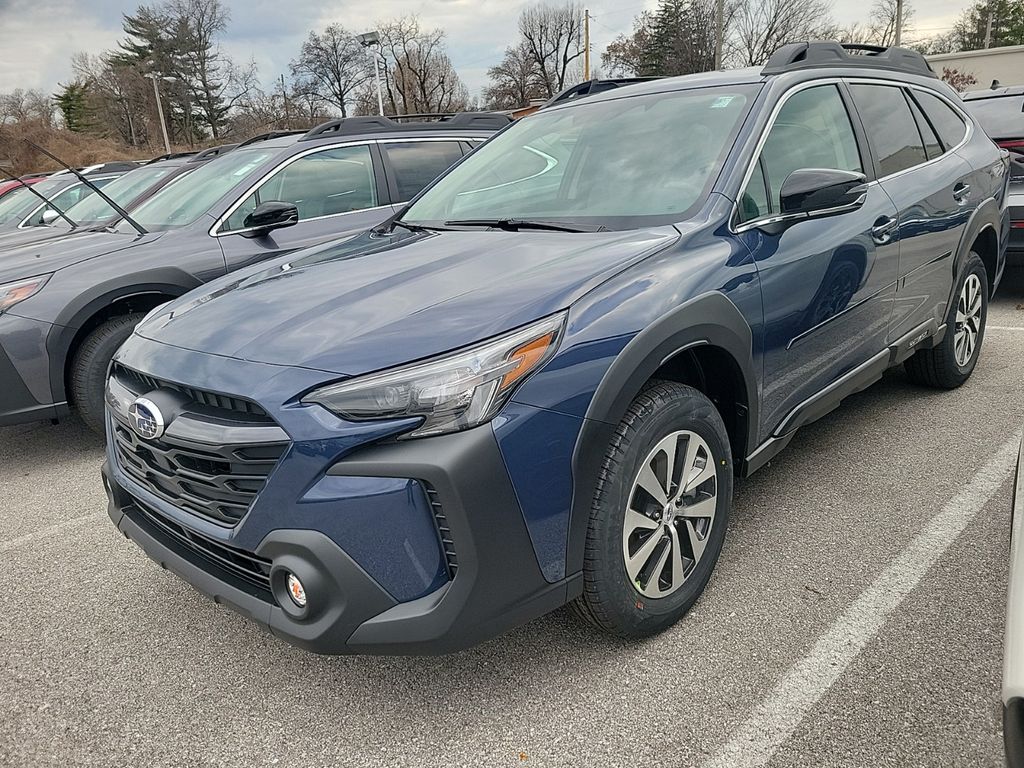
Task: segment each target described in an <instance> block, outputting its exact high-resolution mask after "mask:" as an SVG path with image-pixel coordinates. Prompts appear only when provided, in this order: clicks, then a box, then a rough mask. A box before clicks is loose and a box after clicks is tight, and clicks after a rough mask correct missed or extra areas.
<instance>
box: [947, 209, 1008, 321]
mask: <svg viewBox="0 0 1024 768" xmlns="http://www.w3.org/2000/svg"><path fill="white" fill-rule="evenodd" d="M1001 222H1002V212H1001V211H1000V209H999V203H998V202H997V201H996V199H995V198H994V197H990V198H988V199H987V200H984V201H983V202H982V203H981V205H979V206H978V207H977V208H975V209H974V212H973V213H972V214H971V218H970V219H968V221H967V226H965V227H964V231H963V234H962V235H960V243H959V244H958V245H957V248H956V251H955V254H954V256H953V264H952V269H953V277H952V280H953V284H952V287H951V288H950V289H949V290H950V293H949V300H948V301H953V293H954V292H955V291H956V285H957V282H958V280H957V278H959V277H960V274H961V272H962V271H963V268H964V264H965V263H966V262H967V256H968V254H969V253H970V252H971V246H972V245H973V244H974V241H975V240H976V239H977V237H978V235H980V234H981V232H982V230H984V229H985V228H986V227H990V228H991V229H992V232H993V234H994V235H995V237H996V243H997V244H998V243H999V242H1000V241H1001V236H1000V227H1001ZM999 256H1000V254H998V253H997V254H996V269H995V279H994V280H993V281H992V285H990V286H989V287H988V288H989V298H990V299H991V298H992V297H993V296H995V293H996V287H997V286H998V284H999V278H1000V277H1001V274H1002V268H1001V267H1002V264H1001V263H1000V262H1003V263H1005V260H1006V257H1005V254H1003V258H1002V259H1000V258H999ZM948 301H947V303H946V307H947V309H948V308H949V303H948Z"/></svg>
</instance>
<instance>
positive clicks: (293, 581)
mask: <svg viewBox="0 0 1024 768" xmlns="http://www.w3.org/2000/svg"><path fill="white" fill-rule="evenodd" d="M285 583H286V584H287V586H288V597H290V598H291V599H292V602H293V603H295V604H296V605H297V606H299V608H305V607H306V589H305V588H304V587H303V586H302V582H301V581H299V579H298V577H297V576H296V575H295V574H294V573H289V574H288V579H287V581H286V582H285Z"/></svg>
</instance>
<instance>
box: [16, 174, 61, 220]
mask: <svg viewBox="0 0 1024 768" xmlns="http://www.w3.org/2000/svg"><path fill="white" fill-rule="evenodd" d="M65 186H67V181H66V180H64V179H49V180H47V181H40V182H38V183H36V184H33V185H32V189H34V190H35V191H36V192H38V193H39V194H40V195H42V196H43V197H45V198H47V199H49V198H50V197H51V196H52V195H54V194H55V193H56V192H58V191H60V190H61V189H63V188H64V187H65ZM42 204H43V201H42V200H40V199H39V198H38V197H37V196H36V195H33V194H32V193H31V192H29V191H28V189H26V188H25V187H22V188H21V189H17V190H15V191H14V192H11V193H10V194H7V195H4V197H3V199H0V224H6V223H7V222H9V221H21V219H24V218H25V217H26V216H28V215H29V214H30V213H32V211H34V210H35V209H36V208H38V207H39V206H40V205H42Z"/></svg>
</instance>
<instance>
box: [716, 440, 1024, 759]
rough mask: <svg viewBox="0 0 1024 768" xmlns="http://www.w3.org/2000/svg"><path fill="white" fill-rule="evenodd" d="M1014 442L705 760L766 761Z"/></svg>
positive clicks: (959, 525) (991, 482) (994, 479)
mask: <svg viewBox="0 0 1024 768" xmlns="http://www.w3.org/2000/svg"><path fill="white" fill-rule="evenodd" d="M1019 445H1020V434H1019V433H1018V434H1017V435H1015V436H1014V437H1012V438H1011V439H1009V440H1007V441H1006V442H1005V443H1004V444H1003V445H1002V446H1001V447H1000V448H999V450H998V451H997V452H996V454H995V456H993V457H992V460H991V461H989V462H988V464H986V465H985V466H984V467H982V468H981V469H980V470H979V471H978V473H977V474H976V475H975V476H974V477H973V478H971V481H970V482H969V483H968V484H967V485H965V486H964V487H963V488H962V489H961V490H960V492H959V493H958V494H957V495H956V496H954V497H953V498H952V499H950V500H949V501H948V502H947V503H946V505H945V506H943V508H942V509H941V510H940V511H939V512H938V513H936V514H935V516H934V517H932V518H931V520H929V521H928V523H927V525H926V526H925V528H924V530H922V531H921V532H920V533H919V534H917V536H915V537H914V538H913V539H912V540H911V542H910V543H909V544H908V545H907V546H906V548H905V549H904V550H903V551H902V552H901V553H900V555H899V556H898V557H897V558H896V559H895V560H894V561H893V562H892V563H891V564H890V565H889V567H888V568H886V569H885V570H884V571H883V572H882V574H881V575H880V576H879V577H878V578H877V579H875V581H874V583H873V584H872V585H871V586H870V587H868V588H867V589H866V590H865V591H864V592H862V593H861V594H860V596H859V597H858V598H857V599H856V600H855V601H854V603H853V604H852V605H851V606H850V607H849V608H848V609H847V610H846V612H845V613H843V615H842V616H840V617H839V618H838V619H837V620H836V621H835V622H834V623H833V624H832V626H831V627H829V629H828V631H826V632H825V634H823V635H822V636H821V637H820V638H818V641H817V642H816V643H815V644H814V647H813V648H811V650H810V652H809V653H808V654H807V655H806V656H805V657H803V658H802V659H800V660H799V661H798V662H797V663H796V664H794V665H793V666H792V667H790V669H789V671H788V672H787V673H786V675H785V676H784V677H783V678H782V680H780V681H779V683H778V684H777V685H776V686H775V687H774V688H773V689H772V691H771V692H770V693H769V694H768V696H767V698H766V699H765V700H764V701H763V702H762V703H761V704H760V705H759V706H758V707H757V708H756V709H755V710H754V711H753V712H752V713H751V714H750V716H749V717H748V718H747V719H746V721H745V722H744V723H743V724H742V725H741V726H740V728H739V730H738V731H736V732H735V734H734V735H733V737H732V738H731V739H730V740H729V741H728V742H727V743H726V744H725V746H724V747H723V748H722V749H721V750H719V751H718V753H716V754H715V755H714V756H713V757H712V758H711V760H710V761H709V762H707V763H705V768H754V766H763V765H767V763H768V761H769V760H771V758H772V755H773V754H774V753H775V751H776V750H777V749H778V748H779V747H780V746H781V745H782V744H784V743H785V742H786V740H787V739H788V738H789V737H790V736H791V735H792V734H793V732H794V731H795V730H796V729H797V727H798V726H799V725H800V723H801V721H802V720H803V719H804V717H805V716H806V715H807V713H808V711H809V710H810V709H811V707H813V706H814V705H815V704H816V703H817V701H818V700H819V699H820V698H821V697H822V696H824V695H825V693H826V692H827V691H828V689H829V688H831V687H832V684H833V683H835V681H836V680H838V679H839V677H840V676H841V675H842V674H843V672H844V671H845V670H846V668H847V667H848V666H849V665H850V662H852V661H853V660H854V659H855V658H856V657H857V655H858V654H859V653H860V652H861V651H862V650H863V649H864V647H865V646H866V645H867V644H868V643H869V642H870V641H871V640H872V639H873V638H874V637H875V635H876V634H878V631H879V630H880V629H881V628H882V625H883V624H884V623H885V621H886V618H887V617H888V615H889V614H890V613H892V611H893V610H894V609H895V608H897V607H899V605H900V604H901V603H902V602H903V601H904V599H906V597H907V595H909V594H910V592H911V590H913V589H914V587H916V586H917V585H918V583H920V581H921V579H922V578H923V577H924V575H925V574H926V573H927V572H928V569H929V568H931V567H932V565H934V563H935V562H936V561H937V560H938V559H939V558H940V557H941V556H942V554H943V553H944V552H945V551H946V550H947V549H948V548H949V547H950V546H951V545H952V543H953V542H954V541H955V540H956V538H957V536H959V535H960V534H961V533H962V532H963V530H964V528H966V527H967V524H968V523H970V522H971V520H973V519H974V517H975V516H976V515H977V514H978V512H980V511H981V509H982V507H984V506H985V504H986V503H987V502H988V501H989V500H990V499H991V498H992V497H993V496H994V495H995V494H996V492H997V491H998V490H999V488H1000V486H1001V485H1002V483H1003V481H1004V480H1005V479H1006V477H1007V475H1008V474H1009V472H1010V470H1011V468H1012V467H1013V463H1014V460H1015V459H1016V458H1017V449H1018V446H1019Z"/></svg>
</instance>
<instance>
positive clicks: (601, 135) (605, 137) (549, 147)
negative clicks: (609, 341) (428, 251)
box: [402, 85, 758, 229]
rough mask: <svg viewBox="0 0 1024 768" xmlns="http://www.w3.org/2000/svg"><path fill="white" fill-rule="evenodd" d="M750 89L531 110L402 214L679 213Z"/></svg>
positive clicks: (728, 141)
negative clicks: (530, 112) (532, 111)
mask: <svg viewBox="0 0 1024 768" xmlns="http://www.w3.org/2000/svg"><path fill="white" fill-rule="evenodd" d="M757 87H758V86H755V85H740V86H729V87H727V88H721V87H715V88H695V89H690V90H684V91H672V92H667V93H652V94H647V95H643V96H633V97H626V96H625V94H624V95H623V97H622V98H617V99H613V100H610V101H594V102H589V103H588V102H586V101H583V102H579V103H577V104H574V105H573V106H571V107H566V108H560V109H558V108H556V109H550V110H544V111H541V112H538V113H537V114H535V115H533V116H531V117H528V118H526V119H524V120H522V121H521V122H519V123H518V124H516V125H513V126H512V127H510V128H508V129H507V130H505V131H504V132H502V133H501V134H499V135H498V136H496V137H495V138H493V139H492V140H491V141H489V142H488V143H486V144H484V145H483V146H482V147H480V149H478V150H477V151H476V152H474V153H473V154H472V155H470V156H469V157H467V158H466V160H465V161H464V162H463V163H462V164H461V165H458V166H456V167H455V168H454V169H453V170H452V171H450V172H449V173H448V174H447V175H445V176H443V177H442V178H441V179H440V180H439V181H438V182H437V183H436V184H435V185H434V186H433V187H432V188H430V189H429V190H428V191H427V192H425V193H424V194H423V196H422V197H420V199H419V200H417V201H416V202H415V203H414V204H413V205H412V207H411V208H410V209H409V210H408V211H407V212H406V213H405V215H404V216H403V217H402V220H403V221H405V222H410V223H413V224H420V225H423V226H431V225H433V226H443V225H444V224H445V223H446V222H448V223H453V224H454V223H457V222H466V221H473V220H477V221H487V220H490V221H496V220H506V219H513V220H530V221H543V222H558V223H561V224H569V225H573V224H575V225H578V226H580V227H581V228H583V227H588V228H597V227H604V228H606V229H631V228H635V227H639V226H649V225H656V224H664V223H669V222H673V221H679V220H680V219H681V218H685V215H686V213H687V211H690V210H691V209H693V208H694V207H695V206H697V205H699V204H700V203H701V202H703V201H704V200H705V199H706V197H707V195H708V192H709V189H710V186H711V184H712V183H713V182H714V180H715V178H716V177H717V175H718V171H719V169H720V168H721V165H722V162H723V160H724V157H725V155H726V153H727V151H728V149H729V147H730V146H732V141H733V138H734V136H735V134H736V132H737V130H738V129H739V126H740V124H741V122H742V118H743V116H744V115H745V114H746V112H747V108H748V106H749V104H750V102H751V101H752V99H753V97H754V95H755V93H756V89H757Z"/></svg>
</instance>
